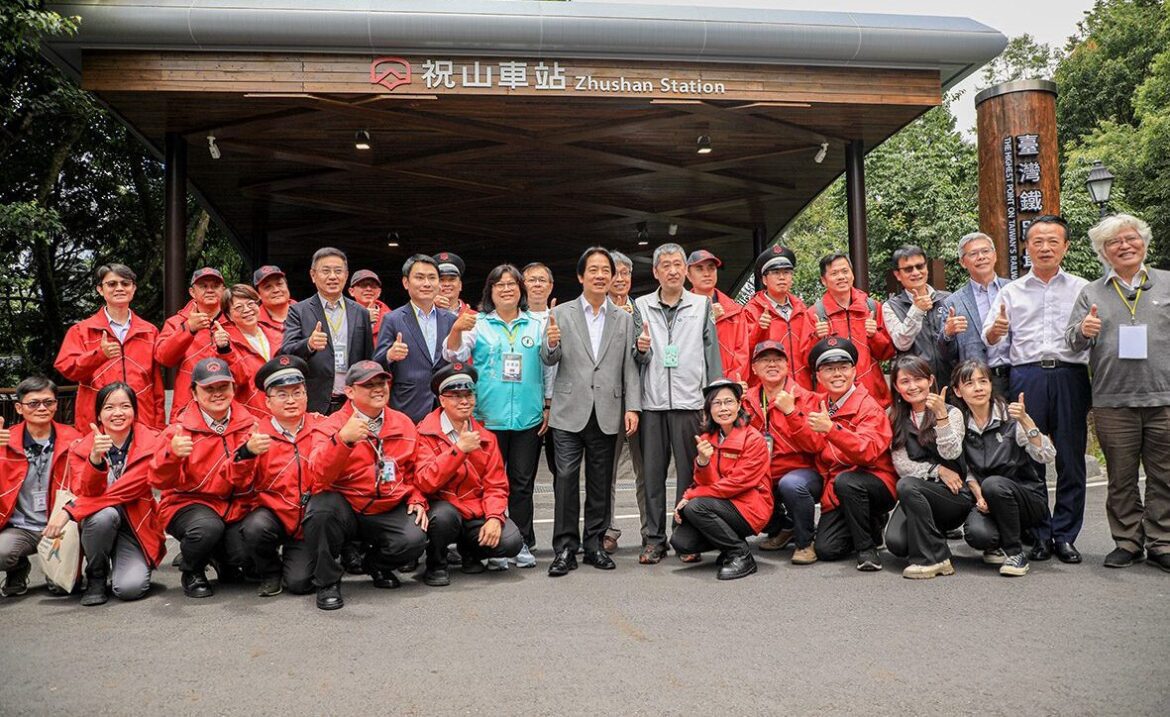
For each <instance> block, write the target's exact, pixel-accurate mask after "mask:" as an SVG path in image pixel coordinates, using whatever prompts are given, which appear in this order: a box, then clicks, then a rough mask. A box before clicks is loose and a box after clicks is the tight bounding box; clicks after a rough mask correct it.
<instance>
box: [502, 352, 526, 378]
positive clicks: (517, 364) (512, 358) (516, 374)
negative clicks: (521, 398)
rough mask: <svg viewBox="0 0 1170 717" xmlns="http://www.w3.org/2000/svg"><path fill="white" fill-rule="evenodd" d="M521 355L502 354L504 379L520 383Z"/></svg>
mask: <svg viewBox="0 0 1170 717" xmlns="http://www.w3.org/2000/svg"><path fill="white" fill-rule="evenodd" d="M521 364H522V357H521V355H520V354H511V353H509V354H504V381H505V382H506V383H520V377H521V375H522V374H521Z"/></svg>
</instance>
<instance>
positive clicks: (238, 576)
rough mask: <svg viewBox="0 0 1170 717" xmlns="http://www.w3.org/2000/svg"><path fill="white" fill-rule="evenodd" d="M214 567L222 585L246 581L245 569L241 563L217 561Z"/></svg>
mask: <svg viewBox="0 0 1170 717" xmlns="http://www.w3.org/2000/svg"><path fill="white" fill-rule="evenodd" d="M214 567H215V574H216V576H217V577H218V578H219V584H220V585H235V584H236V583H242V582H244V569H243V568H241V567H240V566H239V565H227V564H225V563H215V564H214Z"/></svg>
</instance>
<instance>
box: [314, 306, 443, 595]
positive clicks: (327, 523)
mask: <svg viewBox="0 0 1170 717" xmlns="http://www.w3.org/2000/svg"><path fill="white" fill-rule="evenodd" d="M384 329H385V326H383V330H384ZM389 381H390V374H389V373H388V372H387V371H386V370H385V369H383V368H382V366H381V365H380V364H378V363H377V362H374V361H359V362H358V363H356V364H354V365H353V366H351V367H350V368H349V371H348V372H347V373H346V378H345V394H346V397H347V398H348V399H349V400H348V402H347V403H346V404H345V405H344V406H343V407H342V409H341V410H340V411H338V412H337V413H335V414H333V415H332V416H330V417H329V418H328V419H327V420H325V421H322V422H321V423H319V424H317V425H316V426H314V427H313V430H312V436H313V441H312V443H313V451H312V454H311V455H310V457H309V465H310V467H311V472H312V473H313V479H314V483H313V486H312V488H311V492H312V494H313V495H312V497H311V498H310V499H309V505H308V508H307V510H306V513H305V521H304V530H305V545H306V547H307V549H308V550H309V552H310V555H311V558H310V559H311V560H312V561H313V566H314V567H313V581H314V583H315V584H316V585H317V607H318V608H320V609H321V610H337V609H339V608H342V607H344V606H345V600H344V598H343V597H342V595H341V577H342V575H343V573H344V570H343V569H342V566H341V562H340V556H341V551H342V548H343V546H344V545H345V544H346V543H348V542H350V541H353V540H355V539H358V538H360V539H361V540H362V542H364V543H367V544H369V545H371V546H373V547H372V549H371V550H369V551H368V552H367V553H366V558H365V560H366V565H365V569H366V572H367V573H368V574H369V576H370V579H371V580H372V581H373V584H374V587H376V588H381V589H394V588H397V587H399V586H400V585H401V583H400V582H399V581H398V578H397V576H395V575H394V570H395V568H397V567H399V566H402V565H410V564H412V563H414V562H415V561H417V560H418V559H419V558H420V557H421V556H422V554H423V551H424V550H425V549H426V545H427V532H426V531H427V509H428V506H427V501H426V498H425V497H423V495H422V493H420V492H419V490H418V488H417V486H416V483H415V480H416V478H415V464H414V454H415V449H416V444H417V443H418V433H417V432H416V431H415V427H414V423H413V422H411V420H410V419H409V418H407V417H406V416H405V415H404V414H402V413H399V412H398V411H395V410H394V409H392V408H390V407H389V406H388V405H387V403H388V401H389V399H390V386H389Z"/></svg>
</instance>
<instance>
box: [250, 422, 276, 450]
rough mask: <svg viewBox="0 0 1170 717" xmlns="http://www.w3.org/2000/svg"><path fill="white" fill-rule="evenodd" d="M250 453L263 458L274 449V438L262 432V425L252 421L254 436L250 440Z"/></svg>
mask: <svg viewBox="0 0 1170 717" xmlns="http://www.w3.org/2000/svg"><path fill="white" fill-rule="evenodd" d="M247 446H248V451H249V452H251V454H252V455H254V456H262V455H264V454H265V453H267V452H268V449H269V448H271V447H272V436H270V435H268V434H267V433H261V432H260V424H259V423H258V422H256V421H252V435H251V436H250V437H249V438H248V443H247Z"/></svg>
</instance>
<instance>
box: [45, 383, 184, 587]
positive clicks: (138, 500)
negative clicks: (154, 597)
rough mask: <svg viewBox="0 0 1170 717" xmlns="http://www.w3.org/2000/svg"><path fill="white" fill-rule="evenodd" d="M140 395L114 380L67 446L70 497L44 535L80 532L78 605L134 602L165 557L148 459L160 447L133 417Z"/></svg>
mask: <svg viewBox="0 0 1170 717" xmlns="http://www.w3.org/2000/svg"><path fill="white" fill-rule="evenodd" d="M137 404H138V397H137V395H136V394H135V391H134V389H133V388H132V387H131V386H129V385H128V384H125V383H121V382H118V381H115V382H114V383H108V384H106V385H105V386H103V387H102V390H100V391H98V394H97V396H96V397H95V399H94V407H95V415H96V419H95V422H94V423H91V424H90V430H89V432H88V433H87V434H86V435H85V436H84V437H83V438H81V439H80V440H78V441H75V442H74V443H73V445H72V446H70V448H69V463H70V466H69V468H70V471H69V472H70V473H71V475H72V482H73V493H74V494H75V496H76V497H75V498H74V499H73V500H71V501H69V503H67V504H66V505H65V509H64V510H63V511H61V512H60V513H58V514H57V515H56V516H54V519H51V520H50V521H49V524H48V526H47V527H46V528H45V536H46V537H49V538H56V537H58V536H60V535H62V534H63V533H64V531H65V525H66V524H67V523H68V522H69V521H70V520H74V521H76V522H77V523H78V524H79V525H80V528H81V548H82V551H83V552H84V554H85V579H86V587H85V592H84V593H83V594H82V596H81V604H82V605H84V606H86V607H92V606H95V605H104V604H105V603H106V602H107V601H108V600H109V593H110V592H113V594H114V597H116V598H118V599H119V600H138V599H139V598H142V597H145V596H146V593H147V592H149V591H150V573H151V571H152V570H154V569H155V568H157V567H158V566H159V563H160V562H161V561H162V557H163V555H164V554H165V553H166V536H164V535H163V526H162V523H160V522H159V515H158V504H157V503H156V502H155V500H154V493H153V492H152V491H151V489H150V461H151V459H153V458H154V454H155V453H156V452H157V451H159V450H161V449H162V446H161V445H160V443H159V435H158V432H157V431H155V430H153V429H152V428H150V427H149V426H147V425H144V424H143V423H142V422H140V421H139V420H138V415H137V408H138V406H137Z"/></svg>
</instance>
